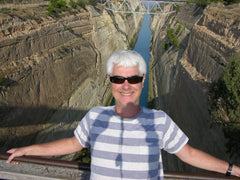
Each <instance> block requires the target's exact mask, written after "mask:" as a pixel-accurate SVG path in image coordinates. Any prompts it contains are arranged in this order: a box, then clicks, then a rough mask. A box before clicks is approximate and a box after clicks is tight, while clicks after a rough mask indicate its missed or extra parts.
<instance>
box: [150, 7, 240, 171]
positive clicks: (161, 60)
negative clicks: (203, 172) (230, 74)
mask: <svg viewBox="0 0 240 180" xmlns="http://www.w3.org/2000/svg"><path fill="white" fill-rule="evenodd" d="M239 10H240V9H239V6H224V5H222V4H212V5H210V6H208V7H207V8H206V9H205V10H204V11H202V9H200V8H198V7H197V6H195V5H192V4H190V5H185V6H181V7H180V11H179V12H178V13H177V14H171V15H167V16H162V17H160V18H159V17H157V16H155V17H153V19H152V23H151V28H152V31H153V35H152V52H151V53H152V61H151V71H152V79H153V84H152V86H153V92H152V93H153V94H154V95H153V96H152V103H153V104H154V106H155V108H157V109H163V110H164V111H166V112H167V113H169V115H170V116H171V117H172V118H173V119H174V121H175V122H176V123H177V124H178V125H179V126H180V127H181V128H182V129H183V131H184V132H185V133H186V135H187V136H188V137H189V138H190V141H189V143H190V145H192V146H193V147H196V148H199V149H201V150H203V151H205V152H208V153H210V154H212V155H214V156H216V157H219V158H221V159H225V160H227V161H228V160H229V159H230V157H229V155H228V154H227V153H226V148H225V142H226V139H225V138H224V135H223V133H222V131H221V128H220V127H217V126H216V127H212V128H211V127H210V126H211V125H210V121H209V120H210V116H209V113H208V109H209V103H208V87H209V85H210V84H211V82H213V81H214V80H217V79H218V78H219V77H220V75H221V73H222V71H223V69H224V67H225V66H226V64H227V58H228V57H230V56H231V55H233V54H234V53H239V52H240V48H239V47H240V46H239V32H240V26H239V18H240V13H239V12H240V11H239ZM179 25H181V27H182V28H181V30H180V32H179V33H178V34H177V39H178V41H179V43H180V48H179V49H178V48H176V45H172V46H169V47H168V48H167V49H163V48H162V45H163V43H164V42H169V39H168V38H167V33H166V32H167V29H169V28H173V29H174V31H175V32H176V30H177V28H178V27H179ZM232 160H233V161H236V162H237V161H238V160H237V159H232ZM163 161H164V164H165V169H166V170H169V171H195V172H198V171H200V170H198V169H195V168H192V167H190V166H188V165H186V164H184V163H182V162H180V161H179V160H178V159H177V158H176V157H174V156H172V155H169V154H167V153H164V155H163Z"/></svg>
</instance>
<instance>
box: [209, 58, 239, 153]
mask: <svg viewBox="0 0 240 180" xmlns="http://www.w3.org/2000/svg"><path fill="white" fill-rule="evenodd" d="M209 92H210V102H211V110H210V113H211V116H212V119H213V122H214V123H218V124H221V125H222V126H223V127H224V132H225V135H226V137H227V138H228V139H229V142H228V144H227V147H229V151H230V152H231V153H239V152H240V142H239V138H240V55H238V54H237V55H235V56H233V57H231V58H230V59H229V62H228V65H227V67H226V68H225V69H224V72H223V74H222V76H221V78H220V79H219V80H218V81H217V82H214V83H213V84H212V86H211V88H210V91H209Z"/></svg>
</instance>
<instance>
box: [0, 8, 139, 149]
mask: <svg viewBox="0 0 240 180" xmlns="http://www.w3.org/2000/svg"><path fill="white" fill-rule="evenodd" d="M3 10H4V11H1V13H0V24H1V31H0V37H1V40H0V52H1V53H0V67H1V68H0V78H1V84H0V111H1V112H0V134H1V137H0V150H1V151H5V150H7V149H8V148H10V147H17V146H24V145H28V144H33V143H41V142H48V141H52V140H55V139H59V138H64V137H69V136H72V135H73V130H74V129H75V127H76V125H77V123H78V122H79V121H80V120H81V118H82V117H83V115H85V113H86V112H87V111H88V110H89V109H90V108H91V107H93V106H96V105H106V104H109V102H110V100H111V93H110V88H109V82H108V79H107V76H106V70H105V63H106V60H107V59H108V57H109V56H110V55H111V54H112V53H113V52H114V51H116V50H119V49H126V48H128V46H129V42H130V40H131V39H132V38H133V36H134V35H135V34H136V33H138V31H139V29H140V26H141V22H142V19H143V16H139V15H131V16H126V15H120V14H114V13H111V12H106V11H105V10H103V9H101V8H97V7H96V8H93V7H87V9H86V10H84V9H81V8H77V9H72V10H71V11H65V12H62V13H61V14H60V16H59V17H58V18H56V17H52V16H47V15H46V13H47V6H45V5H42V6H41V5H37V6H31V8H27V6H26V8H23V7H22V6H21V8H14V9H8V8H5V9H3ZM126 34H128V35H127V36H126Z"/></svg>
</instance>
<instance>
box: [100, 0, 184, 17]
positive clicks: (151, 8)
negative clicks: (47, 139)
mask: <svg viewBox="0 0 240 180" xmlns="http://www.w3.org/2000/svg"><path fill="white" fill-rule="evenodd" d="M183 3H186V0H102V2H101V4H102V6H103V7H104V8H105V9H107V10H110V11H114V12H120V13H142V14H169V13H174V12H176V11H177V8H178V5H179V4H183ZM133 4H135V5H136V4H137V6H134V5H133ZM170 5H171V6H170Z"/></svg>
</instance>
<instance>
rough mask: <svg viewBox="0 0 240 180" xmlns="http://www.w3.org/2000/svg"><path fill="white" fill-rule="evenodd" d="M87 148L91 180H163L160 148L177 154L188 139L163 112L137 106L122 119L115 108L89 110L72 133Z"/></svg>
mask: <svg viewBox="0 0 240 180" xmlns="http://www.w3.org/2000/svg"><path fill="white" fill-rule="evenodd" d="M74 134H75V136H76V138H77V139H78V140H79V142H80V143H81V145H82V146H83V147H89V146H91V179H93V180H108V179H109V180H120V179H126V180H127V179H129V180H133V179H152V180H153V179H154V180H157V179H163V165H162V158H161V149H163V150H165V151H167V152H169V153H176V152H178V151H179V150H180V149H181V148H182V147H183V146H184V145H185V144H186V143H187V141H188V137H187V136H186V135H185V134H184V133H183V132H182V131H181V129H179V127H178V126H177V125H176V124H175V123H174V122H173V121H172V120H171V118H170V117H169V116H168V115H167V114H166V113H164V112H163V111H158V110H150V109H147V108H145V107H141V111H140V112H139V113H138V115H136V116H135V117H133V118H130V119H128V118H122V117H120V116H119V115H118V114H117V113H116V112H115V106H108V107H95V108H92V109H91V110H90V111H89V112H88V113H87V114H86V116H85V117H84V118H83V119H82V121H81V122H80V123H79V125H78V127H77V128H76V130H75V131H74Z"/></svg>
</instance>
